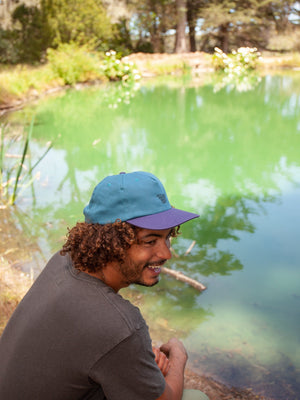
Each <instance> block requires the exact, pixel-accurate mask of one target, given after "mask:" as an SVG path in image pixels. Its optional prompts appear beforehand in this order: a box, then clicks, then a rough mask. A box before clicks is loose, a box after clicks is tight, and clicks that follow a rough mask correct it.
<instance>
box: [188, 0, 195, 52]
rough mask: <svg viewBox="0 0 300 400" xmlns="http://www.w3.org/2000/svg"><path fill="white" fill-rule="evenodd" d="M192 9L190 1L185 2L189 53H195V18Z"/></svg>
mask: <svg viewBox="0 0 300 400" xmlns="http://www.w3.org/2000/svg"><path fill="white" fill-rule="evenodd" d="M193 11H194V10H193V8H192V3H191V1H189V0H188V2H187V22H188V26H189V40H190V51H192V52H195V51H196V36H195V27H196V21H195V16H194V12H193Z"/></svg>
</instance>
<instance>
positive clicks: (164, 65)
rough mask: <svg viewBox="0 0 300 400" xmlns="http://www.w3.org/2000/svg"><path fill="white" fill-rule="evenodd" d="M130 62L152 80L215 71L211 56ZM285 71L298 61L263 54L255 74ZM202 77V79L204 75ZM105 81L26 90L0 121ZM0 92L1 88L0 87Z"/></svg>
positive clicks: (160, 56)
mask: <svg viewBox="0 0 300 400" xmlns="http://www.w3.org/2000/svg"><path fill="white" fill-rule="evenodd" d="M125 58H126V59H127V60H128V61H130V62H133V63H134V64H135V65H136V66H137V68H138V70H139V72H140V74H141V77H142V78H144V79H147V78H154V77H158V76H164V75H173V76H176V75H182V73H183V72H184V70H185V69H187V70H189V71H190V73H191V75H192V76H193V77H194V78H195V79H197V80H198V81H199V77H201V75H205V74H208V73H213V72H214V69H213V67H212V62H211V54H207V53H203V52H194V53H183V54H168V53H153V54H152V53H132V54H130V55H129V56H126V57H124V59H125ZM284 70H293V71H300V58H299V60H295V56H294V55H293V54H286V55H279V56H276V55H269V54H268V55H265V56H262V59H261V61H260V62H259V64H258V67H257V71H259V72H260V73H262V74H265V73H274V72H278V71H284ZM203 77H204V76H203ZM104 83H105V81H101V80H99V79H96V80H90V81H86V82H78V83H76V84H74V85H59V84H58V85H57V84H55V83H54V84H53V86H51V87H49V88H47V89H45V90H41V91H40V92H39V91H37V90H36V89H31V90H29V91H28V92H27V93H26V94H24V95H22V96H19V97H14V96H13V95H8V99H7V101H6V102H3V103H0V118H1V117H2V116H3V115H4V114H6V113H9V112H13V111H17V110H19V109H22V108H23V107H24V106H25V105H26V104H28V103H31V102H33V101H38V100H39V99H41V98H43V97H46V96H48V95H51V94H55V93H58V92H60V91H63V90H67V89H70V88H75V89H79V90H80V89H82V88H84V87H87V86H95V85H99V84H104ZM0 90H1V87H0Z"/></svg>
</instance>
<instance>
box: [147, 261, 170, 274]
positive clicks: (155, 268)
mask: <svg viewBox="0 0 300 400" xmlns="http://www.w3.org/2000/svg"><path fill="white" fill-rule="evenodd" d="M165 262H166V261H165V260H163V261H161V262H158V263H155V264H148V265H146V267H147V268H149V269H150V270H151V271H153V272H156V273H159V272H160V271H161V266H162V265H164V263H165Z"/></svg>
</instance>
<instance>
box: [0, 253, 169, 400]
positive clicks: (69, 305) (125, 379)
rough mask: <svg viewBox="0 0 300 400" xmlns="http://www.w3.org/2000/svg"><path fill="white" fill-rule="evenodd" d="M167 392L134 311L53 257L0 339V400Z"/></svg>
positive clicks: (115, 398) (128, 399)
mask: <svg viewBox="0 0 300 400" xmlns="http://www.w3.org/2000/svg"><path fill="white" fill-rule="evenodd" d="M164 387H165V380H164V377H163V375H162V373H161V371H160V370H159V368H158V367H157V365H156V363H155V359H154V355H153V352H152V345H151V339H150V337H149V332H148V327H147V325H146V323H145V321H144V319H143V317H142V316H141V313H140V311H139V309H138V308H136V307H134V306H133V305H132V304H131V303H130V302H129V301H127V300H124V299H123V298H122V297H121V296H120V295H119V294H116V293H115V292H114V291H113V289H111V288H110V287H108V286H107V285H105V284H104V283H103V282H102V281H100V280H99V279H97V278H94V277H92V276H90V275H88V274H86V273H84V272H78V271H77V270H76V269H74V267H73V266H72V262H71V261H70V258H69V256H61V255H60V254H59V253H56V254H55V255H54V256H53V257H52V258H51V260H50V261H49V262H48V264H47V265H46V267H45V269H44V270H43V271H42V272H41V274H40V276H39V277H38V278H37V280H36V281H35V283H34V284H33V286H32V288H31V289H30V290H29V292H28V293H27V294H26V296H25V297H24V299H23V300H22V301H21V303H20V304H19V305H18V307H17V309H16V310H15V312H14V314H13V316H12V317H11V319H10V321H9V323H8V324H7V327H6V329H5V331H4V333H3V335H2V337H1V339H0V399H3V400H4V399H5V400H18V399H20V400H73V399H74V400H75V399H89V398H94V397H93V395H94V394H95V393H97V395H96V398H97V399H99V400H101V399H108V400H120V399H122V400H141V399H143V400H155V399H157V398H158V397H159V396H160V395H161V394H162V393H163V391H164Z"/></svg>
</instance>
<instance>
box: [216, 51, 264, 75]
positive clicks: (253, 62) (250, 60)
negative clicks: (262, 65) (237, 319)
mask: <svg viewBox="0 0 300 400" xmlns="http://www.w3.org/2000/svg"><path fill="white" fill-rule="evenodd" d="M259 60H260V53H259V52H258V51H257V48H256V47H240V48H239V49H237V50H233V51H232V53H231V54H228V55H227V54H226V53H224V52H223V51H222V50H221V49H219V48H218V47H215V52H214V55H213V64H214V67H215V69H216V70H223V71H224V72H228V73H229V72H231V73H238V74H241V73H245V72H247V71H249V70H253V69H255V68H256V66H257V63H258V61H259Z"/></svg>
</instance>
